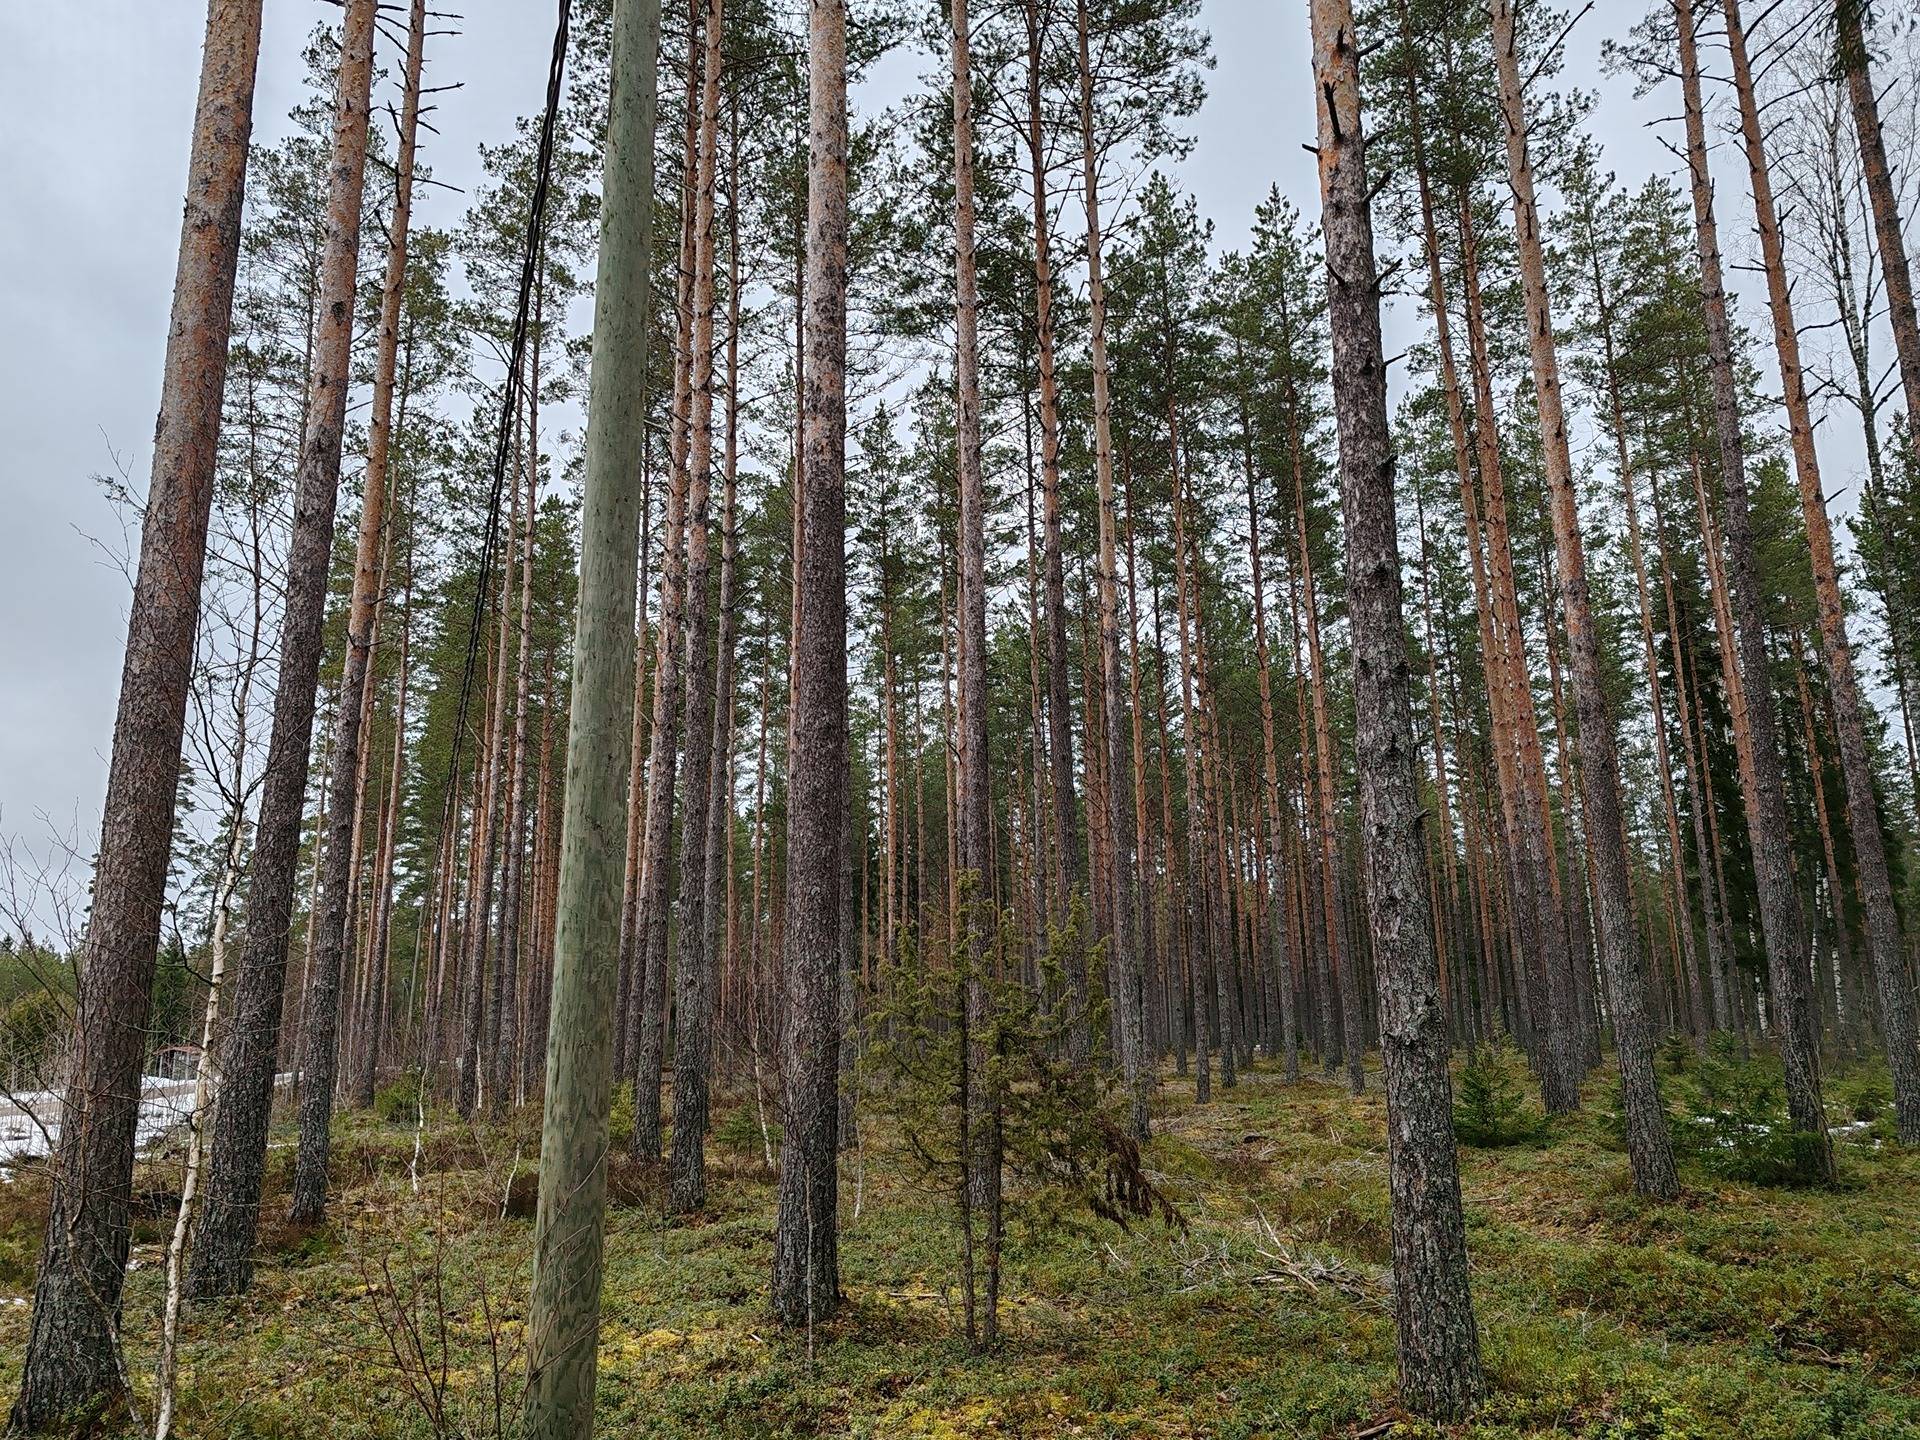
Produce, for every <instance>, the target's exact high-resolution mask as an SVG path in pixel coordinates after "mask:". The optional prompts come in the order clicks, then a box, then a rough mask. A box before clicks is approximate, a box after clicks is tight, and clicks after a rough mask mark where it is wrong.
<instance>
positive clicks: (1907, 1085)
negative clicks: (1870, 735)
mask: <svg viewBox="0 0 1920 1440" xmlns="http://www.w3.org/2000/svg"><path fill="white" fill-rule="evenodd" d="M1723 13H1724V15H1725V18H1726V25H1727V49H1728V54H1729V58H1730V59H1731V60H1732V62H1733V85H1734V93H1735V94H1736V95H1737V96H1738V97H1739V102H1740V134H1741V139H1742V142H1743V144H1744V147H1745V149H1746V155H1747V175H1748V179H1749V182H1750V185H1751V187H1752V194H1753V209H1754V220H1755V224H1756V226H1757V228H1758V230H1759V232H1760V256H1761V262H1762V266H1763V268H1764V269H1765V270H1766V274H1767V305H1768V309H1769V310H1770V312H1771V313H1772V316H1773V342H1774V353H1775V355H1776V356H1777V357H1778V360H1779V363H1780V383H1781V390H1782V392H1783V395H1782V398H1783V400H1784V401H1785V404H1786V411H1787V435H1788V441H1789V448H1790V449H1791V451H1792V453H1793V470H1794V478H1795V479H1796V480H1797V481H1798V482H1799V487H1800V514H1801V518H1802V519H1803V520H1804V521H1805V523H1806V533H1807V550H1808V559H1809V561H1810V563H1811V565H1812V568H1813V595H1814V608H1815V611H1816V613H1817V615H1818V617H1819V622H1820V656H1821V659H1822V661H1823V662H1824V663H1825V667H1826V672H1827V689H1828V693H1829V694H1830V696H1831V697H1832V701H1833V714H1834V720H1835V722H1836V723H1835V728H1836V729H1837V731H1838V732H1839V733H1838V734H1837V735H1836V737H1835V738H1836V739H1837V740H1838V741H1839V750H1840V774H1841V777H1842V779H1843V780H1844V781H1845V785H1846V792H1847V820H1848V829H1849V832H1850V833H1851V836H1852V839H1853V864H1854V879H1855V881H1856V882H1857V883H1858V885H1859V887H1860V901H1861V907H1862V909H1864V910H1865V912H1866V939H1867V954H1868V956H1869V958H1870V959H1871V960H1872V963H1873V972H1874V978H1875V980H1876V981H1877V988H1878V992H1879V1000H1880V1032H1881V1035H1882V1038H1883V1039H1884V1040H1885V1041H1886V1047H1887V1065H1888V1068H1889V1069H1890V1070H1891V1071H1892V1074H1893V1093H1894V1103H1895V1106H1896V1108H1897V1110H1898V1112H1899V1130H1900V1135H1901V1138H1902V1139H1903V1140H1906V1141H1908V1142H1914V1141H1920V1051H1916V1050H1915V1048H1914V1017H1913V989H1912V985H1911V983H1910V982H1909V980H1908V977H1907V968H1906V958H1905V955H1904V952H1903V950H1902V947H1901V938H1900V917H1899V915H1898V913H1897V912H1896V911H1895V910H1894V906H1893V887H1892V882H1891V880H1890V878H1889V876H1888V873H1887V849H1886V840H1885V837H1884V835H1883V833H1882V831H1881V828H1880V802H1879V798H1878V797H1877V796H1876V795H1875V794H1874V786H1873V758H1872V752H1871V750H1870V749H1869V748H1868V744H1867V730H1866V719H1865V714H1864V710H1865V704H1866V702H1865V700H1864V699H1863V698H1862V696H1861V694H1860V681H1859V677H1858V675H1857V674H1856V673H1855V671H1854V664H1853V646H1852V642H1851V640H1850V639H1849V638H1848V635H1847V609H1846V600H1845V597H1844V596H1842V594H1841V592H1840V572H1839V565H1838V562H1837V560H1836V559H1835V557H1834V546H1833V527H1832V525H1831V523H1830V522H1829V520H1828V518H1827V501H1826V494H1825V492H1824V491H1823V490H1822V489H1821V482H1820V461H1819V457H1818V456H1817V455H1816V454H1815V452H1814V442H1813V413H1812V405H1811V402H1810V401H1809V399H1808V396H1807V382H1806V374H1805V371H1804V370H1803V368H1802V366H1801V363H1800V332H1799V329H1798V328H1797V324H1796V322H1795V320H1794V313H1793V296H1792V289H1791V285H1790V283H1789V280H1788V276H1787V268H1786V267H1787V262H1786V254H1785V249H1784V241H1783V239H1782V236H1781V232H1780V222H1779V217H1778V214H1777V213H1776V211H1775V209H1774V203H1773V185H1772V176H1771V173H1770V171H1769V168H1768V162H1767V150H1766V142H1765V139H1764V136H1763V134H1762V131H1761V124H1760V107H1759V102H1758V99H1757V97H1756V96H1755V94H1754V86H1753V75H1752V71H1751V69H1750V67H1749V64H1748V60H1747V38H1746V31H1745V27H1744V24H1743V22H1742V20H1741V18H1740V5H1739V0H1723ZM1795 979H1796V981H1797V982H1798V983H1797V984H1796V986H1795V988H1794V989H1793V990H1792V991H1790V992H1789V994H1788V995H1787V997H1786V1004H1787V1007H1788V1015H1789V1017H1790V1020H1791V1023H1793V1024H1794V1025H1796V1026H1798V1027H1800V1028H1801V1029H1802V1030H1803V1032H1812V1031H1814V1030H1815V1026H1816V1023H1817V1021H1816V1016H1815V1015H1814V1013H1813V1012H1812V1009H1811V1006H1810V1003H1809V1000H1810V997H1809V996H1808V995H1807V993H1806V992H1807V977H1806V967H1805V964H1804V961H1803V962H1802V963H1801V964H1799V965H1797V966H1796V969H1795ZM1780 998H1781V997H1778V996H1776V997H1775V1003H1776V1004H1779V1003H1780ZM1795 1122H1796V1124H1799V1125H1800V1127H1801V1128H1802V1129H1805V1130H1814V1131H1817V1133H1819V1134H1820V1135H1821V1136H1822V1137H1823V1138H1822V1140H1821V1143H1820V1147H1819V1154H1820V1155H1821V1157H1822V1169H1823V1170H1829V1171H1830V1170H1831V1168H1832V1163H1833V1162H1832V1153H1831V1150H1830V1148H1829V1146H1828V1144H1827V1142H1826V1140H1825V1138H1824V1137H1825V1134H1826V1126H1825V1122H1824V1117H1822V1118H1821V1119H1819V1120H1817V1121H1815V1122H1814V1123H1807V1122H1804V1121H1801V1120H1800V1118H1799V1117H1798V1116H1796V1117H1795Z"/></svg>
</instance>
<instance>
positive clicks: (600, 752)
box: [524, 0, 660, 1440]
mask: <svg viewBox="0 0 1920 1440" xmlns="http://www.w3.org/2000/svg"><path fill="white" fill-rule="evenodd" d="M659 38H660V10H659V3H658V0H616V3H615V4H614V7H613V29H612V86H611V96H610V99H609V111H608V121H607V142H606V164H605V170H604V176H603V180H602V191H601V193H602V197H603V198H602V200H601V207H600V260H599V273H598V277H597V280H596V283H595V285H594V307H593V309H594V314H593V333H594V337H595V339H596V340H597V341H598V342H599V343H597V344H596V345H595V347H594V354H593V370H592V376H591V379H590V381H589V389H588V396H587V436H586V485H585V493H584V496H583V500H582V507H581V516H580V603H579V611H578V616H577V619H576V620H575V624H574V658H573V705H572V712H571V715H570V717H569V720H568V727H567V777H566V790H565V799H564V800H563V802H562V814H561V833H560V867H559V893H558V900H557V907H556V914H555V925H554V971H553V1009H552V1019H553V1023H552V1025H551V1027H550V1029H549V1031H548V1035H547V1097H546V1113H545V1116H544V1118H543V1123H542V1126H541V1132H540V1199H539V1209H538V1211H537V1214H536V1217H535V1220H534V1236H533V1296H532V1302H531V1304H530V1306H529V1309H528V1314H527V1389H526V1400H525V1412H524V1422H525V1433H526V1435H528V1436H529V1437H531V1440H586V1437H589V1436H591V1435H592V1433H593V1390H594V1366H595V1360H596V1358H597V1353H598V1335H599V1326H600V1283H601V1275H602V1263H601V1261H602V1250H603V1247H604V1244H605V1236H606V1202H607V1130H608V1117H609V1114H610V1112H611V1110H612V1102H613V1025H614V1014H613V1002H614V993H615V989H616V970H617V967H618V962H619V934H620V902H621V888H622V879H623V875H622V871H623V868H624V867H623V864H622V861H623V846H622V840H623V839H624V828H625V823H626V801H627V779H628V775H627V767H628V765H629V763H630V761H631V758H632V738H633V737H632V729H633V715H632V711H631V706H632V705H633V667H634V634H633V607H634V596H635V583H636V582H635V573H634V572H635V569H636V567H637V562H638V555H637V553H636V551H637V523H638V521H639V508H640V451H641V446H642V444H643V430H644V426H645V417H646V403H645V402H646V376H647V332H648V315H647V311H648V305H647V299H648V296H647V287H648V285H649V283H650V278H651V275H652V269H651V267H650V265H649V263H648V251H649V250H650V248H651V246H650V243H649V241H650V231H651V229H652V219H653V130H654V104H655V56H656V53H657V50H658V46H659Z"/></svg>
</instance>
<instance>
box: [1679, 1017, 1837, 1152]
mask: <svg viewBox="0 0 1920 1440" xmlns="http://www.w3.org/2000/svg"><path fill="white" fill-rule="evenodd" d="M1689 1082H1690V1083H1689V1084H1688V1085H1687V1086H1685V1087H1684V1096H1683V1098H1684V1099H1685V1101H1686V1104H1687V1109H1688V1113H1687V1114H1686V1115H1685V1117H1684V1118H1683V1120H1682V1122H1681V1124H1680V1126H1679V1127H1678V1135H1677V1140H1678V1142H1679V1145H1680V1148H1681V1149H1683V1150H1684V1151H1686V1152H1687V1153H1689V1154H1691V1155H1692V1156H1693V1157H1694V1159H1696V1160H1697V1161H1698V1162H1699V1163H1700V1164H1701V1165H1702V1166H1704V1167H1705V1168H1706V1169H1708V1170H1710V1171H1712V1172H1713V1173H1714V1174H1716V1175H1720V1176H1723V1177H1725V1178H1726V1179H1729V1180H1743V1181H1746V1182H1747V1183H1749V1184H1753V1185H1814V1184H1818V1183H1820V1178H1821V1176H1820V1158H1819V1157H1820V1138H1819V1137H1818V1136H1817V1135H1813V1134H1811V1133H1809V1132H1807V1131H1804V1130H1796V1129H1795V1128H1794V1127H1793V1124H1792V1122H1791V1121H1790V1120H1789V1119H1788V1118H1787V1113H1786V1107H1785V1105H1784V1103H1783V1102H1782V1100H1781V1090H1782V1083H1781V1080H1780V1077H1779V1075H1778V1074H1777V1073H1776V1071H1775V1070H1774V1069H1773V1068H1772V1066H1771V1065H1770V1064H1769V1063H1768V1062H1766V1061H1763V1060H1760V1059H1758V1058H1754V1059H1742V1058H1741V1057H1740V1056H1739V1055H1738V1054H1737V1053H1736V1052H1735V1051H1734V1049H1733V1047H1732V1046H1731V1045H1726V1044H1716V1045H1714V1046H1713V1048H1712V1049H1711V1050H1710V1051H1709V1053H1708V1054H1707V1055H1705V1056H1703V1057H1702V1058H1701V1059H1700V1061H1699V1063H1698V1064H1697V1065H1696V1066H1695V1067H1694V1069H1693V1073H1692V1075H1691V1076H1690V1077H1689Z"/></svg>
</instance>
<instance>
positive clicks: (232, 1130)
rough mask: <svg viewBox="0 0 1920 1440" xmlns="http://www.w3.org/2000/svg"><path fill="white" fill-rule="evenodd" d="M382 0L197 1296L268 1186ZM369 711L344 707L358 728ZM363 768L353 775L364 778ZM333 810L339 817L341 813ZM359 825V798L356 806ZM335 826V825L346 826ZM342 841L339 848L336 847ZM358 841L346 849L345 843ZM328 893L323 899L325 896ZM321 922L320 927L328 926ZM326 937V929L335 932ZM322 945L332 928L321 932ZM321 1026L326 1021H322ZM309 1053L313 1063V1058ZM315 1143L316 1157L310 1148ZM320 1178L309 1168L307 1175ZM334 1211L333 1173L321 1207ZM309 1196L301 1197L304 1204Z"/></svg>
mask: <svg viewBox="0 0 1920 1440" xmlns="http://www.w3.org/2000/svg"><path fill="white" fill-rule="evenodd" d="M375 8H376V7H375V5H374V4H373V0H353V3H351V4H349V5H348V7H347V12H346V23H345V31H344V34H343V38H342V44H341V52H340V73H339V83H338V90H337V93H336V96H335V107H336V109H335V117H334V129H333V149H332V154H331V158H330V160H329V166H328V199H327V238H326V248H325V252H324V255H323V258H322V261H321V266H322V269H321V288H320V297H319V298H320V321H319V329H318V334H317V337H316V340H315V343H314V351H313V373H312V381H311V384H310V386H309V398H308V403H307V422H306V429H305V434H304V436H303V438H302V442H301V451H300V464H299V469H298V472H297V474H296V478H295V481H294V498H293V506H294V512H293V534H292V538H291V541H290V543H289V549H288V555H287V579H286V602H285V609H284V611H283V614H282V620H281V627H280V645H279V656H280V677H279V686H278V689H277V690H276V691H275V694H274V702H273V728H272V733H271V738H270V739H269V740H268V742H267V760H266V769H265V776H266V778H265V782H264V784H263V785H262V788H261V794H260V814H259V819H258V822H257V827H256V831H255V836H254V854H253V879H252V882H251V885H250V886H249V889H248V893H247V906H246V914H247V942H246V946H245V948H244V949H243V950H242V952H241V957H240V973H239V976H238V977H237V983H236V985H235V990H236V994H235V997H234V1001H235V1003H234V1007H233V1024H232V1027H231V1028H230V1029H229V1030H228V1032H227V1043H226V1049H225V1054H224V1055H223V1056H222V1057H221V1067H220V1069H221V1077H222V1086H223V1091H222V1094H221V1097H220V1105H219V1114H218V1116H217V1118H216V1120H215V1124H214V1136H213V1153H212V1157H211V1165H210V1174H209V1177H208V1187H207V1207H206V1210H205V1211H204V1212H203V1218H202V1220H201V1223H200V1229H199V1234H198V1236H197V1237H196V1241H195V1244H194V1252H193V1263H192V1265H191V1267H190V1268H189V1271H188V1276H187V1288H188V1291H189V1293H190V1294H192V1295H195V1296H207V1295H216V1294H232V1293H236V1292H238V1291H240V1290H243V1289H245V1288H246V1286H247V1283H248V1280H249V1278H250V1275H251V1261H252V1250H253V1240H254V1234H255V1230H256V1228H257V1226H258V1222H259V1209H260V1186H261V1181H262V1174H263V1170H264V1166H265V1161H266V1145H267V1120H268V1115H269V1112H270V1111H271V1109H272V1104H273V1077H274V1062H275V1058H276V1051H277V1048H278V1039H279V1031H280V1011H281V1005H282V999H283V994H284V990H285V980H286V964H287V931H288V927H289V925H290V922H291V918H292V909H293V887H294V882H295V879H296V875H297V871H298V867H299V860H300V829H301V825H300V822H301V817H302V811H303V808H304V805H305V800H306V790H307V761H308V751H309V747H310V746H311V743H312V739H313V712H314V700H315V694H316V690H317V685H318V680H319V673H320V654H321V650H322V648H323V643H322V635H321V630H322V626H323V625H324V623H325V619H326V600H327V594H326V590H327V570H328V562H329V561H330V559H331V558H332V550H333V520H334V505H335V501H336V500H337V498H338V495H339V486H340V446H341V441H342V438H343V431H344V428H345V423H346V407H347V385H348V379H349V374H348V371H349V365H350V363H351V359H352V339H353V309H354V282H355V278H356V274H357V269H358V262H359V247H360V214H361V205H362V199H363V188H364V181H365V176H366V158H367V125H368V114H367V106H368V97H369V90H370V86H371V83H372V73H373V35H374V12H375ZM359 711H360V707H359V705H358V704H354V705H341V706H340V707H339V713H340V715H342V716H345V715H347V714H349V713H351V714H352V716H353V717H354V723H355V724H357V723H358V716H359ZM357 770H358V766H357V765H356V766H355V767H354V770H353V773H355V774H357ZM333 808H334V812H336V813H337V812H338V811H339V810H340V808H341V807H340V806H338V805H335V806H334V807H333ZM344 808H345V810H346V812H347V819H348V821H349V824H350V823H351V818H352V815H351V812H352V809H353V803H352V797H351V795H349V796H348V799H347V803H346V805H345V807H344ZM339 828H340V827H339V825H338V824H337V821H336V822H333V823H331V829H332V830H334V831H336V832H337V831H338V830H339ZM330 842H331V837H329V840H328V841H327V842H322V843H330ZM338 843H339V844H340V845H341V846H343V847H344V846H346V845H347V843H348V842H347V840H344V839H343V840H341V841H339V842H338ZM316 898H317V897H316ZM311 923H313V924H316V925H317V924H320V917H319V916H317V915H315V916H313V917H312V920H311ZM323 928H324V927H323ZM314 936H315V940H316V942H317V941H319V940H320V939H321V938H323V936H322V931H319V930H316V931H315V932H314ZM339 959H340V952H339V949H338V948H337V947H336V948H335V949H334V951H333V952H332V962H333V963H332V966H331V986H330V988H328V989H327V990H326V991H325V993H324V994H322V993H320V991H319V988H318V987H317V986H316V985H315V982H317V981H319V980H320V979H322V978H323V977H324V973H325V972H326V971H327V969H328V966H327V964H326V961H325V960H324V958H323V957H322V955H321V954H320V953H319V949H318V946H317V943H316V946H315V948H314V949H313V951H312V952H311V954H310V956H309V963H308V972H309V987H310V988H312V989H314V991H315V993H313V994H311V995H310V996H309V997H308V999H307V1000H306V1001H305V1002H303V1006H302V1009H303V1012H304V1013H303V1020H302V1026H301V1029H302V1033H303V1034H304V1033H306V1032H307V1031H309V1030H311V1029H312V1028H313V1027H314V1024H315V1023H316V1021H315V1006H316V1005H320V1006H322V1007H324V1006H327V1005H331V1006H333V1007H334V1008H333V1011H332V1013H333V1016H334V1018H335V1019H336V1020H337V1017H338V1003H339V993H340V992H339ZM319 1023H326V1022H324V1021H322V1022H319ZM303 1058H304V1057H303ZM333 1058H334V1057H333V1056H332V1055H331V1054H329V1055H328V1056H327V1057H326V1059H325V1061H324V1062H323V1067H322V1068H323V1070H324V1074H323V1075H320V1076H318V1077H309V1078H308V1084H307V1088H308V1089H309V1090H311V1089H312V1088H313V1086H314V1084H316V1083H318V1084H320V1085H321V1086H323V1087H324V1088H325V1089H326V1091H327V1092H328V1095H329V1103H330V1100H331V1091H332V1088H333ZM304 1148H308V1150H309V1153H310V1154H311V1147H304ZM304 1168H305V1169H306V1170H307V1171H308V1172H309V1174H310V1175H311V1172H312V1168H313V1167H312V1163H311V1160H310V1161H309V1164H308V1165H307V1166H306V1167H304ZM314 1188H315V1187H314V1186H313V1185H312V1184H311V1183H310V1184H309V1186H308V1187H307V1192H306V1198H307V1199H308V1200H309V1201H310V1202H311V1203H310V1209H308V1210H305V1211H304V1212H303V1211H300V1210H297V1211H296V1213H311V1214H314V1215H317V1214H318V1213H319V1211H320V1209H321V1208H323V1207H324V1205H325V1200H326V1194H325V1188H326V1181H325V1170H324V1165H322V1166H321V1169H320V1178H319V1185H318V1192H319V1193H318V1199H317V1201H316V1200H314V1199H313V1191H314ZM298 1198H300V1192H298V1191H296V1199H298Z"/></svg>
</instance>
